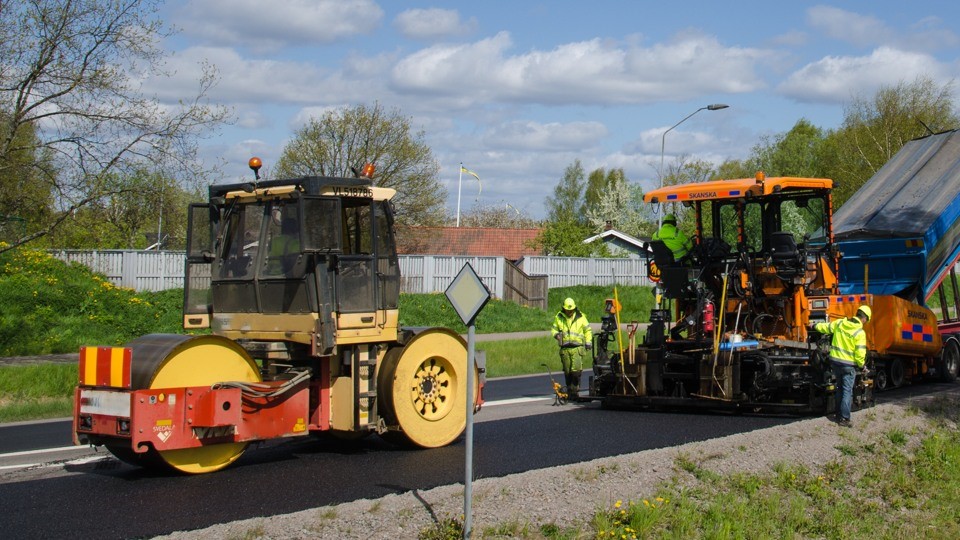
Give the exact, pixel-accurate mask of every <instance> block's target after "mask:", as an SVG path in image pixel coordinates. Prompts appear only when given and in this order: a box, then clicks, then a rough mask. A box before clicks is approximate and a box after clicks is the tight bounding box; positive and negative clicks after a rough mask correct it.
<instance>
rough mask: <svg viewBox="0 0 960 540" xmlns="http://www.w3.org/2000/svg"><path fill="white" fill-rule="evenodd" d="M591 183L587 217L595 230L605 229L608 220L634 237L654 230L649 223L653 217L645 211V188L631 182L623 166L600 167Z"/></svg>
mask: <svg viewBox="0 0 960 540" xmlns="http://www.w3.org/2000/svg"><path fill="white" fill-rule="evenodd" d="M587 183H588V185H587V192H586V201H585V202H586V217H587V223H588V224H589V225H590V227H591V229H592V230H593V232H594V233H599V232H601V231H603V230H604V228H606V226H607V224H608V223H609V224H610V226H612V227H613V228H615V229H617V230H619V231H622V232H625V233H627V234H630V235H634V236H638V235H643V234H645V233H649V234H652V233H653V231H652V229H651V227H649V226H647V225H648V224H649V222H650V221H651V219H650V217H651V216H650V212H645V211H644V205H643V191H642V190H641V189H640V187H639V186H633V185H631V184H630V181H629V180H627V177H626V174H625V173H624V172H623V169H611V170H610V171H605V170H604V169H603V168H600V169H596V170H594V171H592V172H591V173H590V175H589V177H588V182H587ZM654 219H655V218H654Z"/></svg>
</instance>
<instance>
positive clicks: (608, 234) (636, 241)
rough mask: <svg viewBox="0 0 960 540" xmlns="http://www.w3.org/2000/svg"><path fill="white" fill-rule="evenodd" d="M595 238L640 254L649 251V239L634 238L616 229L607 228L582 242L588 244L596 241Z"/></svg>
mask: <svg viewBox="0 0 960 540" xmlns="http://www.w3.org/2000/svg"><path fill="white" fill-rule="evenodd" d="M597 240H602V241H604V242H609V243H611V244H614V245H615V246H618V247H620V248H622V249H625V250H627V251H630V252H632V253H636V254H638V255H639V254H641V253H643V252H645V251H649V250H650V247H649V245H650V244H649V242H650V240H643V239H640V238H635V237H633V236H630V235H629V234H627V233H624V232H620V231H618V230H616V229H607V230H605V231H603V232H602V233H600V234H596V235H593V236H591V237H590V238H587V239H586V240H584V241H583V243H584V244H589V243H591V242H596V241H597Z"/></svg>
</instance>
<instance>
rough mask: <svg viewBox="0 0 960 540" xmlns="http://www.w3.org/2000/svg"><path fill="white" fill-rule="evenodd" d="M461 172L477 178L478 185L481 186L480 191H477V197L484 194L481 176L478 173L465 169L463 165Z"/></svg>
mask: <svg viewBox="0 0 960 540" xmlns="http://www.w3.org/2000/svg"><path fill="white" fill-rule="evenodd" d="M460 172H462V173H467V174H469V175H471V176H473V177H474V178H476V179H477V184H478V185H479V186H480V189H479V190H477V195H480V194H481V193H483V184H482V183H481V182H480V176H479V175H478V174H477V173H475V172H473V171H471V170H470V169H468V168H466V167H464V166H463V165H460Z"/></svg>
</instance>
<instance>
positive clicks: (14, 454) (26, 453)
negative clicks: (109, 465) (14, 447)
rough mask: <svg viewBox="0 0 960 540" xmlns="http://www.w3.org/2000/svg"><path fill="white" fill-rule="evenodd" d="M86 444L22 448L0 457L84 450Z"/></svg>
mask: <svg viewBox="0 0 960 540" xmlns="http://www.w3.org/2000/svg"><path fill="white" fill-rule="evenodd" d="M86 448H87V447H86V446H61V447H60V448H41V449H39V450H24V451H23V452H10V453H9V454H0V459H3V458H8V457H17V456H29V455H33V454H47V453H49V452H69V451H70V450H84V449H86Z"/></svg>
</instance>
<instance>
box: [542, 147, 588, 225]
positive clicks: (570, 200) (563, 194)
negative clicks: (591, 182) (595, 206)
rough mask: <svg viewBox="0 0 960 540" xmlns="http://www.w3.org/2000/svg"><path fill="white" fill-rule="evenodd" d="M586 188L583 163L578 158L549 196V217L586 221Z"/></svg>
mask: <svg viewBox="0 0 960 540" xmlns="http://www.w3.org/2000/svg"><path fill="white" fill-rule="evenodd" d="M585 188H586V179H585V175H584V171H583V165H582V164H581V163H580V160H579V159H578V160H576V161H574V162H573V163H571V164H570V165H568V166H567V168H566V169H564V171H563V177H562V178H561V179H560V182H559V183H557V185H556V186H554V188H553V196H552V197H547V201H546V204H547V219H548V220H549V221H556V222H560V221H572V222H577V223H585V222H586V218H585V216H584V210H585V205H586V202H585V196H584V190H585Z"/></svg>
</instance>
